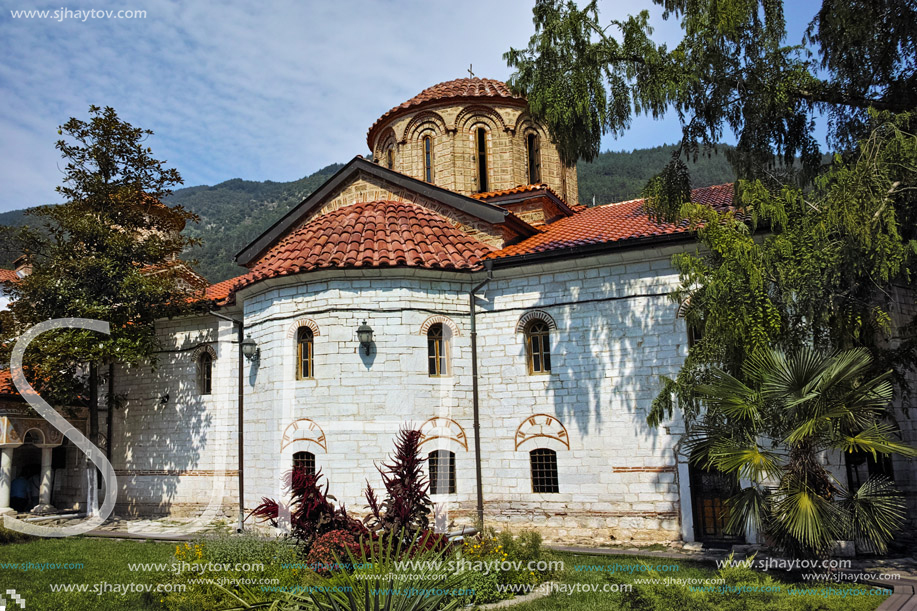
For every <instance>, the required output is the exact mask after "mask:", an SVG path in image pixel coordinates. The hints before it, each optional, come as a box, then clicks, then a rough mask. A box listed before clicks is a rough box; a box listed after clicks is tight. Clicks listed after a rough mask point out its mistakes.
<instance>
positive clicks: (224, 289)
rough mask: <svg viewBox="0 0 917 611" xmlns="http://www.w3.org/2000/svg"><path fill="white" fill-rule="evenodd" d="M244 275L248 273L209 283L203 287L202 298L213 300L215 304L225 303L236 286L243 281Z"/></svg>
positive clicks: (246, 275)
mask: <svg viewBox="0 0 917 611" xmlns="http://www.w3.org/2000/svg"><path fill="white" fill-rule="evenodd" d="M246 277H248V274H243V275H241V276H236V277H235V278H230V279H229V280H223V281H222V282H217V283H216V284H211V285H210V286H208V287H207V288H206V289H204V299H206V300H209V301H214V302H216V304H217V305H225V304H226V303H228V301H229V298H230V297H231V296H232V294H233V292H234V291H235V289H236V287H237V286H240V285H242V284H243V283H244V282H245V279H246Z"/></svg>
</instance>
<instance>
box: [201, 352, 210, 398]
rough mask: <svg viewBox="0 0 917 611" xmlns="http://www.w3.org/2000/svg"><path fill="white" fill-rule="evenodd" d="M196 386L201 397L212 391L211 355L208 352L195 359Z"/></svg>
mask: <svg viewBox="0 0 917 611" xmlns="http://www.w3.org/2000/svg"><path fill="white" fill-rule="evenodd" d="M197 385H198V388H199V389H200V391H201V394H202V395H209V394H210V393H211V392H212V391H213V355H211V354H210V352H207V351H205V352H202V353H201V355H200V356H199V357H197Z"/></svg>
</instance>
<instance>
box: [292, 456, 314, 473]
mask: <svg viewBox="0 0 917 611" xmlns="http://www.w3.org/2000/svg"><path fill="white" fill-rule="evenodd" d="M293 470H294V471H299V470H302V471H305V472H306V473H308V474H309V475H315V454H313V453H312V452H296V453H295V454H293Z"/></svg>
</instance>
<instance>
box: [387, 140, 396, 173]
mask: <svg viewBox="0 0 917 611" xmlns="http://www.w3.org/2000/svg"><path fill="white" fill-rule="evenodd" d="M385 167H387V168H388V169H389V170H392V169H394V168H395V147H394V146H389V147H388V148H387V149H385Z"/></svg>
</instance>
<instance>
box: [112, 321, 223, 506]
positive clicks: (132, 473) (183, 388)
mask: <svg viewBox="0 0 917 611" xmlns="http://www.w3.org/2000/svg"><path fill="white" fill-rule="evenodd" d="M210 341H212V338H211V337H210V333H209V332H207V331H203V332H200V333H198V334H194V335H189V336H188V337H187V339H186V340H185V342H184V343H183V345H182V346H180V347H179V351H178V352H166V353H161V354H160V355H159V366H158V368H157V369H152V368H151V367H150V366H149V365H142V366H137V367H133V368H127V367H121V368H119V369H118V371H117V372H116V374H115V375H116V378H115V383H116V387H117V392H118V393H119V394H120V395H122V396H123V397H124V399H125V400H124V406H123V408H122V409H120V410H117V411H116V412H115V422H114V435H113V438H114V439H113V445H112V464H113V465H114V467H115V471H116V473H117V475H118V502H117V512H118V513H127V514H129V515H165V514H169V513H174V514H176V515H182V514H191V515H197V514H198V513H200V511H201V509H202V507H201V505H204V506H206V504H207V502H208V501H209V500H210V497H211V494H212V491H211V490H210V484H212V483H215V480H214V479H213V478H212V477H200V478H199V479H200V480H201V483H205V482H206V484H205V485H204V487H203V488H201V487H199V486H195V485H194V482H187V481H185V482H184V485H183V486H182V488H183V490H181V491H180V490H179V481H180V480H179V477H178V476H181V475H182V474H183V473H186V472H188V471H195V470H199V469H200V468H201V460H202V458H203V454H204V451H205V450H206V449H207V444H208V441H209V438H208V432H209V431H211V430H212V425H213V416H212V413H208V407H210V409H211V411H225V410H228V409H229V408H230V407H231V406H230V405H224V403H225V402H226V401H225V399H223V397H226V396H229V395H232V396H233V397H235V394H234V392H230V393H225V392H223V393H221V392H220V389H219V387H218V382H217V380H216V379H214V381H213V391H214V393H213V394H211V395H203V394H201V389H200V388H199V384H198V375H197V363H196V361H195V352H194V349H195V348H196V347H198V346H201V345H206V344H207V343H208V342H210ZM222 358H227V355H225V354H224V355H222ZM210 451H211V454H212V456H213V460H214V462H215V463H216V464H215V465H210V464H207V465H206V467H205V468H206V469H208V470H218V471H219V470H227V469H233V468H234V466H233V465H231V464H229V459H228V457H226V453H225V452H219V451H214V450H213V449H211V450H210ZM221 457H222V460H224V461H226V463H225V464H224V465H222V466H221V465H220V463H219V461H220V460H221ZM181 479H182V480H187V479H198V478H197V477H196V476H195V475H193V474H190V475H189V474H185V475H183V476H182V477H181ZM220 496H223V494H220ZM182 506H185V507H182Z"/></svg>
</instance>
